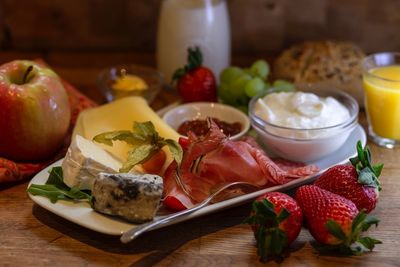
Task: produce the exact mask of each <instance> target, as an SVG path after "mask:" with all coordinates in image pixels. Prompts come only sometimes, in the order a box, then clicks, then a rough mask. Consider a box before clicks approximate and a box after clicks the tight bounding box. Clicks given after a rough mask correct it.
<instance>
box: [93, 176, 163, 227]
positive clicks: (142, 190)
mask: <svg viewBox="0 0 400 267" xmlns="http://www.w3.org/2000/svg"><path fill="white" fill-rule="evenodd" d="M162 192H163V180H162V178H161V177H160V176H158V175H151V174H132V173H118V174H113V173H100V174H99V177H98V178H97V179H96V180H95V182H94V185H93V190H92V196H93V208H94V209H95V210H96V211H99V212H101V213H104V214H108V215H115V216H120V217H122V218H125V219H126V220H129V221H131V222H135V223H141V222H145V221H149V220H152V219H153V218H154V216H155V214H156V212H157V209H158V207H159V204H160V200H161V196H162Z"/></svg>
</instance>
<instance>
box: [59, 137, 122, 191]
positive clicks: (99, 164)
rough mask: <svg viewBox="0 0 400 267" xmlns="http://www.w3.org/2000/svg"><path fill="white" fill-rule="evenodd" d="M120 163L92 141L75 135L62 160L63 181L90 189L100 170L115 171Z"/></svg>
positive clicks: (69, 184) (73, 185) (72, 185)
mask: <svg viewBox="0 0 400 267" xmlns="http://www.w3.org/2000/svg"><path fill="white" fill-rule="evenodd" d="M121 166H122V163H121V162H120V161H119V160H117V159H115V158H114V157H113V156H111V155H110V154H109V153H108V152H107V151H105V150H104V149H103V148H102V147H100V146H99V145H97V144H95V143H94V142H92V141H90V140H87V139H85V138H83V137H82V136H80V135H76V136H75V137H74V138H73V140H72V142H71V145H70V146H69V148H68V151H67V154H66V155H65V158H64V161H63V162H62V169H63V177H64V183H65V184H66V185H68V186H69V187H71V188H72V187H78V188H79V189H89V190H92V188H93V183H94V180H95V179H96V178H97V176H98V174H99V173H100V172H109V173H116V172H118V170H119V169H120V168H121Z"/></svg>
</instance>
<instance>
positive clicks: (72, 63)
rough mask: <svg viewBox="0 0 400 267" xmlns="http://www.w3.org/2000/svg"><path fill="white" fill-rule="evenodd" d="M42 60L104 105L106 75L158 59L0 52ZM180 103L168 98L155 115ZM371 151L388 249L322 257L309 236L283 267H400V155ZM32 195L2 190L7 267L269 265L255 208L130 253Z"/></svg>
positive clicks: (147, 241) (0, 238) (20, 187)
mask: <svg viewBox="0 0 400 267" xmlns="http://www.w3.org/2000/svg"><path fill="white" fill-rule="evenodd" d="M35 57H42V58H44V59H45V60H46V61H47V62H48V63H49V64H50V65H52V66H53V67H54V69H55V70H56V71H57V72H59V74H60V75H61V76H62V77H64V78H65V79H66V80H68V81H70V82H71V83H72V84H74V85H75V86H76V87H77V88H79V89H80V90H81V91H82V92H83V93H85V94H86V95H88V96H90V97H92V98H93V99H95V100H96V101H102V98H101V97H100V95H99V93H98V92H97V90H96V88H95V78H96V74H97V73H98V71H99V70H100V69H101V68H103V67H105V66H108V65H112V64H117V63H122V62H136V63H139V64H147V65H153V64H152V62H154V58H153V56H152V55H135V54H130V53H90V54H89V53H21V52H18V53H16V52H1V53H0V63H4V62H6V61H9V60H12V59H16V58H35ZM254 58H256V57H254ZM254 58H235V60H236V61H235V62H236V63H237V64H247V63H248V62H251V61H252V60H253V59H254ZM173 98H174V96H173V95H171V94H169V93H165V92H163V93H162V94H161V96H160V97H159V99H158V101H157V102H156V103H155V104H154V107H155V108H158V107H161V106H163V105H165V104H166V103H167V102H168V101H170V100H171V99H173ZM362 118H364V116H363V117H362ZM362 121H365V119H363V120H362ZM363 124H364V126H365V123H363ZM0 128H1V126H0ZM369 145H370V148H371V150H372V153H373V156H374V160H375V162H384V163H385V168H384V171H383V173H382V176H381V181H382V186H383V190H382V192H381V197H380V200H379V203H378V207H377V208H376V210H375V211H373V213H372V214H373V215H376V216H378V217H379V218H380V219H381V223H380V224H379V226H378V228H376V229H371V230H370V235H371V236H374V237H375V238H378V239H380V240H381V241H383V244H382V245H378V246H377V247H376V248H375V250H374V251H373V252H371V253H367V254H365V255H364V256H358V257H333V256H320V255H318V254H316V253H315V252H314V250H313V248H312V246H311V242H312V240H313V239H312V237H311V236H310V234H309V233H308V231H307V230H306V229H303V230H302V231H301V234H300V236H299V238H298V239H297V241H296V242H295V243H294V244H293V245H292V247H291V254H290V256H289V257H288V258H287V259H286V260H285V261H284V262H283V263H281V265H282V266H324V267H328V266H371V267H375V266H382V267H383V266H400V208H399V206H400V166H399V159H400V150H399V149H394V150H388V149H383V148H380V147H377V146H376V145H374V144H371V143H369ZM26 187H27V182H22V183H19V184H7V185H1V186H0V266H131V265H132V266H153V265H156V266H258V265H259V266H262V265H263V264H261V263H259V261H258V258H257V255H256V249H255V246H254V244H255V243H254V240H253V235H252V232H251V231H250V229H249V227H248V226H247V225H243V224H242V221H243V219H244V218H245V217H246V216H247V215H248V213H249V210H250V204H246V205H242V206H239V207H236V208H232V209H229V210H225V211H222V212H218V213H216V214H212V215H208V216H204V217H201V218H199V219H195V220H192V221H188V222H184V223H181V224H178V225H174V226H171V227H168V228H164V229H160V230H156V231H153V232H150V233H147V234H145V235H143V236H141V237H140V238H138V239H137V240H135V241H134V242H132V243H131V244H128V245H123V244H121V243H120V241H119V239H118V238H117V237H112V236H107V235H103V234H99V233H96V232H93V231H91V230H87V229H85V228H83V227H80V226H77V225H76V224H73V223H70V222H69V221H67V220H64V219H62V218H60V217H58V216H57V215H54V214H52V213H51V212H48V211H46V210H45V209H43V208H41V207H39V206H37V205H35V204H33V202H32V201H31V200H30V199H29V198H28V196H27V194H26V192H25V190H26ZM268 265H271V266H275V265H278V264H277V263H275V262H269V263H268Z"/></svg>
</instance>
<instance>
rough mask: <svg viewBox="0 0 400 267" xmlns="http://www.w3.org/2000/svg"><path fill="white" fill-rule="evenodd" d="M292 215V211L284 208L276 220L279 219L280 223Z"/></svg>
mask: <svg viewBox="0 0 400 267" xmlns="http://www.w3.org/2000/svg"><path fill="white" fill-rule="evenodd" d="M289 216H290V212H289V211H288V210H287V209H285V208H282V210H281V212H280V213H279V215H278V217H277V218H276V220H277V221H278V223H282V222H283V221H285V220H286V219H287V218H289Z"/></svg>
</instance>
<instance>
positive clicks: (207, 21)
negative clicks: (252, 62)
mask: <svg viewBox="0 0 400 267" xmlns="http://www.w3.org/2000/svg"><path fill="white" fill-rule="evenodd" d="M158 23H159V24H158V33H157V67H158V69H159V70H160V71H161V72H163V73H164V77H165V80H166V82H168V83H169V82H170V81H171V80H172V75H173V73H174V72H175V70H176V69H178V68H180V67H183V66H184V65H185V64H186V59H187V49H188V47H194V46H198V47H199V48H200V50H201V51H202V53H203V65H204V66H207V67H208V68H210V69H211V70H212V71H213V73H214V75H215V77H216V78H217V79H218V77H219V74H220V72H221V71H222V69H223V68H225V67H227V66H228V65H229V64H230V54H231V36H230V25H229V15H228V10H227V4H226V1H225V0H163V1H162V5H161V13H160V18H159V22H158Z"/></svg>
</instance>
